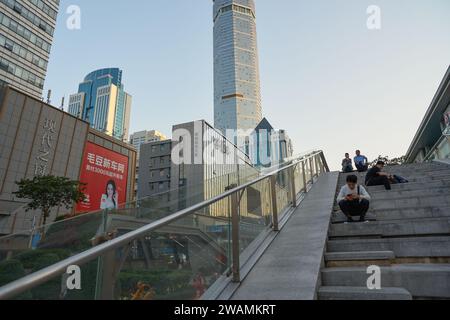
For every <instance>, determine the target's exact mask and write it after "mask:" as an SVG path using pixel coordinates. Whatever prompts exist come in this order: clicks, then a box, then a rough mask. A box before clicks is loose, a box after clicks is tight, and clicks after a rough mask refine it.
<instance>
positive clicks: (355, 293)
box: [318, 287, 412, 300]
mask: <svg viewBox="0 0 450 320" xmlns="http://www.w3.org/2000/svg"><path fill="white" fill-rule="evenodd" d="M318 298H319V300H412V295H411V293H410V292H409V291H408V290H406V289H403V288H382V289H381V290H369V289H368V288H367V287H321V288H320V289H319V291H318Z"/></svg>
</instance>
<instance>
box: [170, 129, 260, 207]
mask: <svg viewBox="0 0 450 320" xmlns="http://www.w3.org/2000/svg"><path fill="white" fill-rule="evenodd" d="M173 155H177V156H178V155H179V157H178V159H174V158H173ZM258 175H259V170H258V169H257V168H255V167H254V166H253V165H252V163H251V161H250V158H249V157H248V156H247V155H246V154H245V153H244V152H243V151H242V150H241V149H240V148H238V147H237V146H236V145H235V144H234V143H232V142H231V141H229V140H228V139H227V138H226V137H225V136H224V135H222V133H221V132H220V131H219V130H217V129H215V128H213V127H212V126H211V125H210V124H209V123H207V122H206V121H204V120H201V121H194V122H189V123H183V124H179V125H175V126H173V132H172V169H171V187H172V189H174V188H176V189H177V190H178V194H177V196H178V209H182V208H185V207H187V206H190V205H193V204H195V203H198V202H201V201H204V200H206V199H210V198H212V197H214V196H217V195H220V194H221V193H223V192H225V191H226V190H229V189H231V188H233V187H236V186H239V185H242V184H244V183H246V182H249V181H251V180H253V179H255V178H256V177H257V176H258ZM258 187H262V186H258ZM264 187H265V186H264ZM257 189H258V188H253V187H252V188H249V189H248V191H247V192H245V194H243V195H242V199H243V201H242V208H241V209H242V212H241V214H242V215H243V216H248V215H249V214H257V215H258V214H259V215H261V214H262V213H261V212H262V211H264V208H265V206H263V205H262V204H261V203H260V202H259V203H258V201H259V200H260V198H259V196H258V194H260V192H261V190H257ZM249 193H250V196H249ZM255 199H256V200H255ZM261 210H262V211H261ZM228 213H229V202H228V199H226V200H224V201H220V202H218V203H216V204H214V205H213V206H211V207H209V208H207V209H206V210H205V214H207V215H213V216H226V215H227V214H228Z"/></svg>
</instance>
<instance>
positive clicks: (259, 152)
mask: <svg viewBox="0 0 450 320" xmlns="http://www.w3.org/2000/svg"><path fill="white" fill-rule="evenodd" d="M246 153H247V154H248V155H249V156H250V159H251V160H252V162H253V164H254V165H255V166H256V167H258V168H271V167H273V166H277V165H280V164H282V163H284V162H285V161H286V159H289V158H291V157H292V156H293V154H294V150H293V145H292V141H291V139H290V138H289V136H288V134H287V132H286V130H275V129H274V128H273V127H272V125H271V124H270V122H269V121H268V120H267V119H266V118H264V119H263V120H262V121H261V122H260V123H259V124H258V126H257V127H256V128H255V130H254V132H253V133H252V134H251V135H250V137H249V142H248V144H247V145H246Z"/></svg>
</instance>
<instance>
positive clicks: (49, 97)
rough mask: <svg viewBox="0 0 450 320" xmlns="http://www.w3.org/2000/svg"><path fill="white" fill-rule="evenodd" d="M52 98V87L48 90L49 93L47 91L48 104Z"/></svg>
mask: <svg viewBox="0 0 450 320" xmlns="http://www.w3.org/2000/svg"><path fill="white" fill-rule="evenodd" d="M51 98H52V90H51V89H50V90H48V93H47V104H50V103H51V102H52V101H51Z"/></svg>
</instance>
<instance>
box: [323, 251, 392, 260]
mask: <svg viewBox="0 0 450 320" xmlns="http://www.w3.org/2000/svg"><path fill="white" fill-rule="evenodd" d="M392 259H395V254H394V252H393V251H353V252H328V253H326V254H325V261H364V260H371V261H373V260H392Z"/></svg>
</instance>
